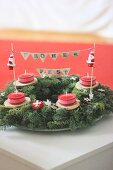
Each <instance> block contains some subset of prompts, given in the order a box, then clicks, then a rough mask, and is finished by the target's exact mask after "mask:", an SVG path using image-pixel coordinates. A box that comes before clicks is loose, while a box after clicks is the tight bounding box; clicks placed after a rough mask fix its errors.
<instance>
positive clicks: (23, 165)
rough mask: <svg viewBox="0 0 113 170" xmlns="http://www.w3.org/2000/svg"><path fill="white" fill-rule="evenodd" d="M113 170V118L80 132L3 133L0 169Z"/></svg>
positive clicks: (20, 131) (0, 138)
mask: <svg viewBox="0 0 113 170" xmlns="http://www.w3.org/2000/svg"><path fill="white" fill-rule="evenodd" d="M15 169H16V170H42V169H43V170H75V169H76V170H113V116H109V117H107V118H105V119H103V120H101V121H99V122H98V123H96V125H94V126H92V127H90V128H87V129H85V130H78V131H76V132H57V133H54V132H51V133H47V132H45V133H44V132H29V131H22V130H19V129H17V128H13V129H12V128H9V129H8V130H7V131H1V133H0V170H15Z"/></svg>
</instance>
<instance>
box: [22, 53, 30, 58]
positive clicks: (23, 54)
mask: <svg viewBox="0 0 113 170" xmlns="http://www.w3.org/2000/svg"><path fill="white" fill-rule="evenodd" d="M20 53H21V55H22V57H23V58H24V60H27V59H28V57H29V55H30V52H20Z"/></svg>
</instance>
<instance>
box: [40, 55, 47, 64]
mask: <svg viewBox="0 0 113 170" xmlns="http://www.w3.org/2000/svg"><path fill="white" fill-rule="evenodd" d="M47 55H48V54H47V53H39V57H40V59H41V60H42V61H43V62H44V61H45V59H46V57H47Z"/></svg>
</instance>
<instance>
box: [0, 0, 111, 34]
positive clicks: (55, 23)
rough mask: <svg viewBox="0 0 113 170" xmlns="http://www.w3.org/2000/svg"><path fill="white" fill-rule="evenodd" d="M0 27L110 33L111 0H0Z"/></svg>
mask: <svg viewBox="0 0 113 170" xmlns="http://www.w3.org/2000/svg"><path fill="white" fill-rule="evenodd" d="M0 28H1V29H3V28H11V29H12V28H17V29H18V28H19V29H30V30H36V31H38V30H44V31H60V32H61V31H63V32H75V33H76V32H82V33H87V32H90V33H94V34H99V35H102V36H106V37H113V0H0Z"/></svg>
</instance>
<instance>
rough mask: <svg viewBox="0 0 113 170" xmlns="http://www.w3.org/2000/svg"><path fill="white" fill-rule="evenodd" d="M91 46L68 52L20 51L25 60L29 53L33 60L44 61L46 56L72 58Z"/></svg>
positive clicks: (54, 58)
mask: <svg viewBox="0 0 113 170" xmlns="http://www.w3.org/2000/svg"><path fill="white" fill-rule="evenodd" d="M91 49H93V48H88V49H82V50H75V51H68V52H53V53H37V52H35V53H30V52H20V53H21V55H22V57H23V58H24V59H25V60H27V59H28V57H29V56H30V55H31V56H32V58H33V59H34V60H36V59H38V58H40V59H41V61H42V62H44V61H45V59H46V57H47V56H50V57H51V58H52V59H53V60H56V59H57V57H58V55H61V56H62V57H63V58H68V57H69V56H70V55H72V56H73V57H74V58H76V57H77V56H79V55H80V53H81V51H86V50H87V51H89V50H91Z"/></svg>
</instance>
